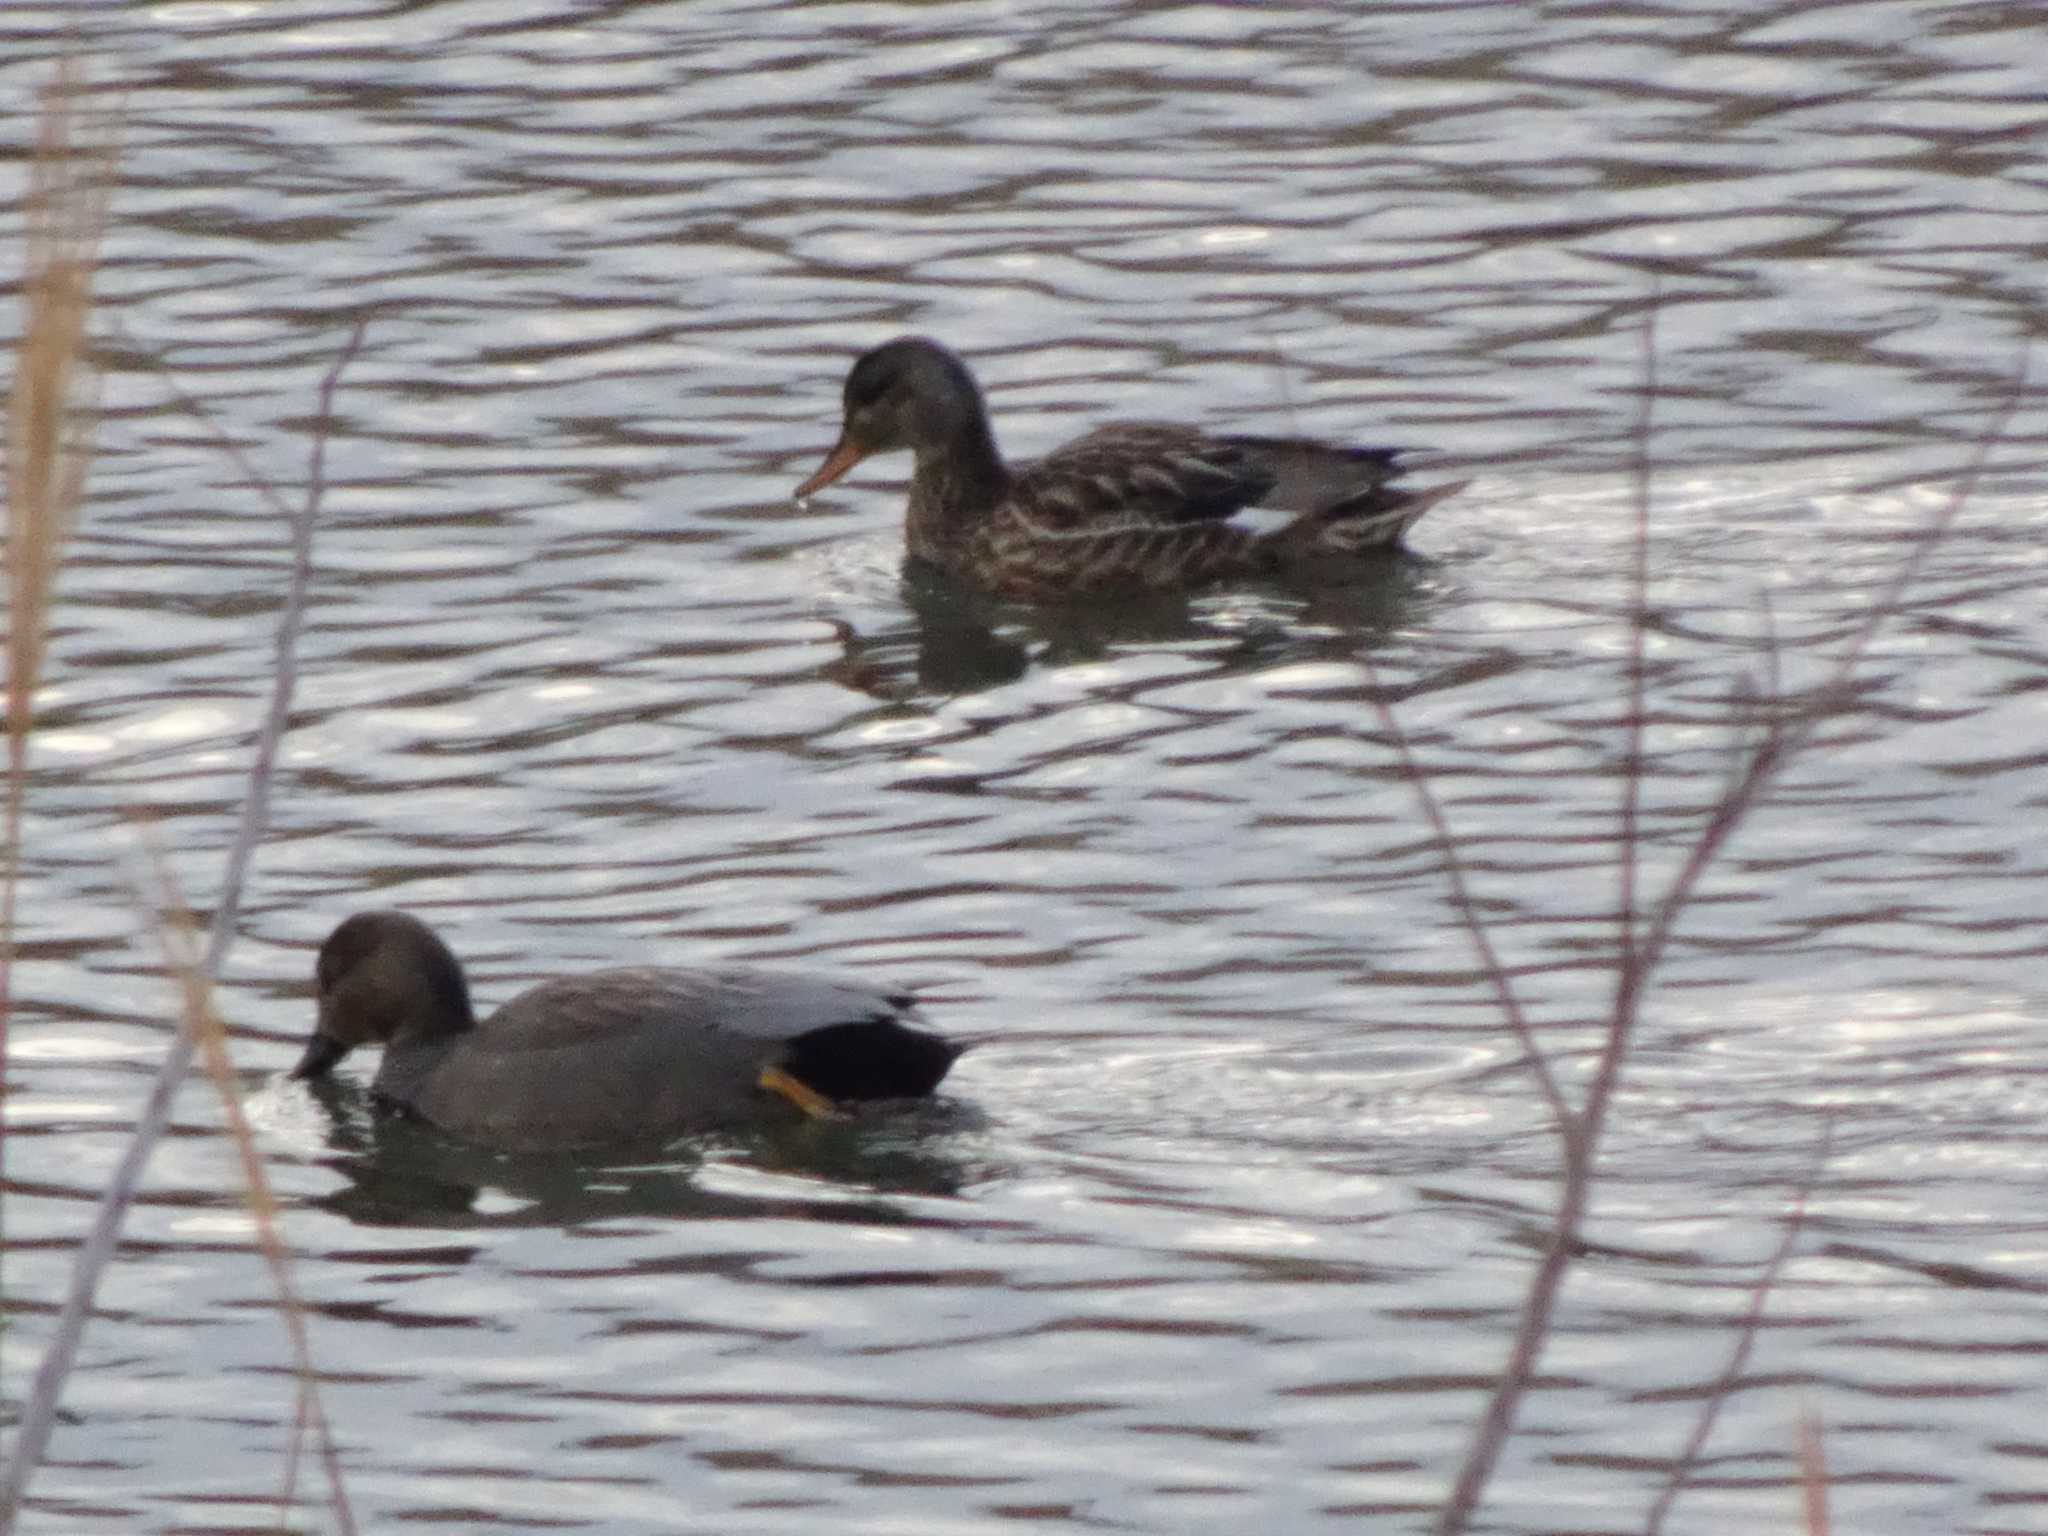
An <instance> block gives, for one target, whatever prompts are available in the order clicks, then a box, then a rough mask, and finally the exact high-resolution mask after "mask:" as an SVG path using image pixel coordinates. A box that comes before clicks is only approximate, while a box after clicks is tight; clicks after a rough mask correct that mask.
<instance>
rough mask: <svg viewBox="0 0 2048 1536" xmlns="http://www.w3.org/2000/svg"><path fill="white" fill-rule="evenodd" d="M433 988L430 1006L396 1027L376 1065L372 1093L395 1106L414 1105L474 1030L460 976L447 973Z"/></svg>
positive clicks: (466, 995)
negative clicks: (393, 1102) (448, 1056)
mask: <svg viewBox="0 0 2048 1536" xmlns="http://www.w3.org/2000/svg"><path fill="white" fill-rule="evenodd" d="M434 985H435V987H436V988H437V991H436V992H435V994H434V995H433V1006H431V1007H426V1008H420V1009H416V1010H415V1011H414V1012H413V1013H412V1014H411V1016H410V1017H408V1018H407V1019H406V1021H405V1022H404V1023H403V1024H402V1025H400V1027H399V1028H398V1030H397V1032H396V1033H394V1034H393V1035H392V1037H391V1038H390V1039H389V1040H387V1041H386V1042H385V1044H384V1059H383V1060H382V1061H381V1062H379V1063H378V1064H377V1080H376V1085H375V1086H376V1091H377V1092H378V1093H379V1094H380V1095H381V1096H383V1097H384V1098H387V1099H391V1100H393V1101H395V1102H396V1103H399V1104H404V1105H407V1106H413V1105H416V1104H417V1103H418V1101H419V1097H420V1095H421V1094H422V1093H424V1092H425V1091H426V1088H427V1084H428V1082H429V1081H430V1080H431V1079H432V1077H433V1075H434V1070H435V1069H436V1068H437V1067H439V1066H440V1065H441V1062H442V1060H443V1059H444V1058H445V1057H446V1056H447V1055H448V1052H449V1051H450V1050H452V1049H453V1048H454V1046H455V1045H456V1043H457V1042H458V1041H460V1040H461V1039H462V1038H463V1037H464V1036H465V1035H467V1034H468V1033H469V1032H470V1031H471V1030H473V1029H475V1028H476V1014H475V1013H474V1012H472V1011H471V1009H470V1005H469V987H468V984H467V983H466V982H465V981H463V979H462V973H461V972H460V971H459V970H451V971H449V972H447V973H446V974H443V975H440V976H437V977H435V978H434Z"/></svg>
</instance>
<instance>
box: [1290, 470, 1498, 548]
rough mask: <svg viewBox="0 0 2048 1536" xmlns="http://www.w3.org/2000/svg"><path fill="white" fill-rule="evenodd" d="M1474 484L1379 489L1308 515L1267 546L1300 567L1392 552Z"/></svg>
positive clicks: (1460, 482)
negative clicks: (1323, 558)
mask: <svg viewBox="0 0 2048 1536" xmlns="http://www.w3.org/2000/svg"><path fill="white" fill-rule="evenodd" d="M1471 483H1472V482H1471V481H1469V480H1454V481H1452V482H1450V483H1449V484H1448V485H1433V486H1429V487H1428V488H1426V489H1423V490H1418V491H1406V490H1395V489H1393V488H1392V487H1389V486H1377V487H1375V488H1374V489H1373V490H1371V491H1370V492H1368V493H1366V494H1364V495H1360V496H1354V497H1351V498H1349V499H1347V500H1344V501H1340V502H1337V503H1335V504H1333V505H1331V506H1327V507H1321V508H1318V509H1317V510H1315V511H1313V512H1307V513H1304V514H1303V515H1302V516H1300V517H1297V518H1296V519H1295V520H1294V521H1293V522H1291V523H1289V524H1287V525H1286V526H1285V527H1284V528H1276V529H1274V530H1273V531H1272V532H1271V533H1269V534H1267V535H1266V536H1265V538H1264V540H1263V542H1264V543H1265V545H1266V546H1267V548H1268V549H1269V550H1270V551H1271V552H1272V554H1273V556H1274V557H1275V558H1276V559H1278V560H1280V561H1282V562H1283V563H1287V564H1297V563H1299V562H1302V561H1304V560H1310V559H1314V558H1315V557H1317V556H1319V555H1329V554H1339V555H1352V554H1358V553H1359V552H1361V551H1363V550H1368V549H1390V548H1392V547H1393V546H1395V545H1397V544H1399V543H1400V542H1401V539H1402V537H1403V536H1404V535H1405V534H1406V533H1407V532H1408V530H1409V529H1410V528H1412V527H1414V526H1415V524H1416V522H1417V521H1418V520H1419V519H1420V518H1421V517H1422V514H1423V513H1425V512H1427V511H1428V510H1429V509H1430V508H1431V507H1433V506H1435V505H1436V504H1437V503H1438V502H1440V501H1448V500H1449V499H1450V498H1451V497H1453V496H1455V495H1457V494H1458V492H1460V491H1462V490H1464V489H1465V487H1466V486H1468V485H1470V484H1471Z"/></svg>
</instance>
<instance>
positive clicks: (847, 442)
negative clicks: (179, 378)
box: [796, 437, 868, 501]
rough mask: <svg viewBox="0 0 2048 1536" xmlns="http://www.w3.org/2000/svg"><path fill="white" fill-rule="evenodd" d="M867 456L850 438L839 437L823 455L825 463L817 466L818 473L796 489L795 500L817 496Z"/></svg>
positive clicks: (864, 450)
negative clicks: (829, 450)
mask: <svg viewBox="0 0 2048 1536" xmlns="http://www.w3.org/2000/svg"><path fill="white" fill-rule="evenodd" d="M867 456H868V451H867V449H865V448H863V447H862V446H861V445H860V444H859V443H857V442H855V441H854V440H853V439H852V438H850V437H841V438H840V439H839V441H838V442H836V443H834V444H833V445H832V451H831V452H830V453H828V454H826V455H825V462H824V463H822V464H820V465H819V466H818V472H817V473H816V474H814V475H812V476H811V478H810V479H808V480H806V481H805V482H804V483H803V484H802V485H800V486H798V487H797V488H796V499H797V500H798V501H802V500H803V499H804V498H805V497H806V496H815V495H817V493H818V492H820V491H822V490H823V489H825V487H826V486H828V485H830V484H831V483H832V482H833V481H834V480H837V479H838V478H839V477H840V476H841V475H843V474H845V473H846V472H847V471H848V470H849V469H851V468H853V466H854V465H856V464H858V463H859V462H860V461H861V460H862V459H864V458H866V457H867Z"/></svg>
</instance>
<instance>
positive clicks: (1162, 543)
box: [797, 336, 1460, 599]
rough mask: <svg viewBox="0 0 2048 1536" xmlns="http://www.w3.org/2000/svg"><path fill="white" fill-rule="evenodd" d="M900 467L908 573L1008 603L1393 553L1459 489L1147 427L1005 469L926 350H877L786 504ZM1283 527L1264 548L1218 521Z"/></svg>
mask: <svg viewBox="0 0 2048 1536" xmlns="http://www.w3.org/2000/svg"><path fill="white" fill-rule="evenodd" d="M898 449H909V450H910V451H911V452H913V453H914V454H915V455H916V465H915V467H914V469H913V470H912V472H911V479H910V503H909V507H908V510H907V511H906V514H905V518H904V537H905V541H906V543H907V544H908V546H909V550H910V553H911V555H912V556H913V557H914V558H917V559H920V560H926V561H929V562H931V563H932V564H934V565H937V566H940V567H943V568H944V569H946V570H948V571H951V572H952V573H954V574H955V575H957V576H959V577H961V578H963V579H964V580H967V581H970V582H972V583H974V584H976V585H978V586H983V587H987V588H990V589H991V590H994V591H998V592H1002V593H1005V594H1007V595H1009V596H1013V597H1028V598H1036V599H1056V598H1062V597H1069V596H1077V595H1082V594H1086V593H1091V592H1102V591H1115V590H1119V589H1122V590H1127V591H1128V590H1150V591H1181V590H1186V589H1188V588H1192V587H1197V586H1201V585H1203V584H1205V583H1207V582H1211V581H1216V580H1220V579H1225V578H1229V577H1234V576H1246V575H1256V574H1261V573H1266V572H1273V571H1280V570H1284V569H1286V568H1288V567H1290V566H1295V565H1302V564H1307V563H1310V562H1314V561H1317V560H1318V559H1320V558H1322V557H1327V556H1330V555H1333V554H1340V553H1341V554H1355V553H1357V552H1358V551H1360V550H1364V549H1370V548H1377V547H1382V546H1388V545H1392V544H1395V543H1397V542H1399V540H1400V538H1401V535H1402V534H1403V533H1405V532H1406V531H1407V530H1408V527H1409V526H1410V525H1411V524H1412V523H1413V522H1414V521H1415V520H1416V519H1417V518H1418V517H1420V516H1422V514H1423V513H1424V512H1426V511H1428V510H1429V508H1430V507H1432V506H1434V505H1435V504H1436V503H1437V502H1439V501H1441V500H1443V499H1444V498H1445V497H1446V496H1449V495H1451V494H1452V493H1453V492H1455V491H1457V490H1459V489H1460V487H1459V486H1456V485H1447V486H1438V487H1436V488H1434V489H1432V490H1427V491H1408V490H1402V489H1398V488H1396V487H1395V485H1394V484H1393V482H1394V480H1395V479H1396V478H1398V476H1399V474H1400V469H1399V466H1398V464H1397V463H1396V458H1397V454H1396V452H1395V450H1393V449H1391V448H1347V447H1343V446H1340V445H1337V444H1332V443H1321V442H1314V441H1310V440H1308V439H1297V438H1278V437H1254V436H1244V435H1228V436H1211V435H1209V434H1207V433H1204V432H1199V431H1196V430H1195V429H1193V428H1191V427H1181V426H1174V425H1171V424H1168V423H1164V422H1118V423H1114V424H1112V425H1109V426H1104V427H1098V428H1097V429H1096V430H1095V431H1093V432H1090V433H1088V434H1087V435H1086V436H1085V437H1081V438H1078V439H1076V440H1075V441H1074V442H1071V443H1069V444H1067V446H1066V447H1064V448H1060V449H1058V450H1056V451H1054V452H1053V453H1050V454H1048V455H1047V456H1046V457H1045V458H1042V459H1039V460H1037V461H1036V462H1034V463H1030V464H1023V465H1018V466H1016V467H1014V468H1012V467H1011V466H1009V465H1006V464H1004V462H1003V459H1002V455H1001V454H1000V453H998V452H997V450H996V443H995V435H994V433H993V432H992V431H991V430H990V428H989V424H988V412H987V409H986V407H985V406H984V405H983V403H982V398H981V390H980V388H979V387H978V386H977V385H976V384H975V382H974V376H973V375H972V374H971V373H969V372H968V370H967V366H966V364H964V363H962V362H961V361H960V359H959V358H957V357H955V356H954V355H953V354H952V353H951V352H949V351H947V350H946V349H945V348H944V347H942V346H940V345H939V344H938V343H937V342H935V341H930V340H927V339H925V338H923V337H919V336H906V337H903V338H901V339H899V340H897V341H892V342H890V343H888V344H887V345H886V346H881V347H877V348H876V349H875V350H874V351H872V352H869V353H867V354H866V355H864V356H863V357H861V358H860V359H859V361H857V362H856V363H855V364H854V365H853V370H852V372H850V373H849V374H848V375H847V378H846V390H845V422H844V426H843V427H842V429H841V432H840V435H839V442H838V444H837V445H836V446H835V447H834V448H833V450H832V451H831V453H830V454H828V455H827V456H826V458H825V462H824V463H823V464H821V465H820V466H819V467H818V471H817V473H816V474H814V475H812V476H811V478H810V479H808V480H806V481H805V482H804V483H803V485H801V486H800V487H798V489H797V495H798V496H808V495H810V494H812V493H813V492H815V491H818V490H822V489H823V488H824V487H825V486H827V485H830V484H831V483H832V482H833V481H834V480H837V479H838V478H839V477H840V476H841V475H843V474H845V473H846V472H847V471H848V470H849V469H851V468H853V466H854V465H856V464H858V463H859V462H860V461H861V460H862V459H864V458H867V457H868V456H869V455H871V454H877V453H890V452H894V451H896V450H898ZM1250 507H1263V508H1269V509H1272V510H1277V511H1283V512H1293V513H1295V514H1296V516H1295V518H1294V520H1293V521H1292V522H1289V523H1287V524H1286V525H1284V526H1282V527H1279V528H1275V529H1271V530H1268V531H1258V530H1254V529H1251V528H1246V527H1242V526H1240V525H1239V524H1237V523H1235V522H1232V521H1230V520H1229V519H1231V518H1232V517H1233V515H1234V514H1236V513H1238V512H1241V511H1243V510H1245V509H1246V508H1250Z"/></svg>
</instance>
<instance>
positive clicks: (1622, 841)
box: [1614, 274, 1658, 966]
mask: <svg viewBox="0 0 2048 1536" xmlns="http://www.w3.org/2000/svg"><path fill="white" fill-rule="evenodd" d="M1657 304H1658V281H1657V278H1656V276H1655V275H1654V274H1653V275H1652V276H1651V278H1650V302H1649V303H1648V304H1647V305H1646V306H1645V307H1644V309H1643V332H1642V369H1643V379H1642V386H1641V399H1640V400H1639V402H1638V404H1637V408H1636V422H1635V431H1634V434H1633V436H1634V441H1635V465H1634V468H1633V470H1632V471H1631V473H1630V476H1629V478H1630V479H1631V481H1633V483H1634V489H1635V496H1634V503H1635V506H1634V512H1635V529H1634V537H1633V538H1631V539H1630V541H1629V542H1630V545H1631V547H1632V548H1633V550H1634V559H1633V560H1632V561H1631V562H1630V566H1629V581H1628V602H1629V609H1628V715H1627V718H1626V720H1625V721H1624V722H1623V725H1622V752H1621V810H1620V814H1619V816H1618V817H1617V819H1616V828H1615V844H1616V846H1615V850H1614V860H1615V874H1616V876H1617V878H1618V883H1619V885H1620V890H1619V891H1618V893H1617V895H1616V904H1617V908H1618V910H1617V912H1616V915H1615V939H1616V946H1615V947H1616V949H1617V950H1618V951H1619V953H1620V956H1621V963H1622V964H1623V965H1624V966H1626V965H1628V964H1630V963H1631V962H1632V961H1633V959H1634V956H1635V947H1636V880H1637V877H1638V874H1639V872H1640V870H1641V866H1642V847H1641V836H1642V832H1641V826H1640V824H1639V823H1640V817H1641V813H1642V793H1643V733H1644V731H1645V729H1646V728H1647V725H1648V720H1647V718H1646V717H1647V712H1648V707H1649V706H1648V702H1647V698H1646V694H1647V692H1648V679H1647V670H1648V664H1647V661H1646V659H1645V657H1646V653H1647V651H1648V649H1649V623H1650V620H1649V614H1650V491H1651V465H1650V443H1651V435H1652V432H1653V430H1654V428H1655V426H1656V418H1657Z"/></svg>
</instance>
